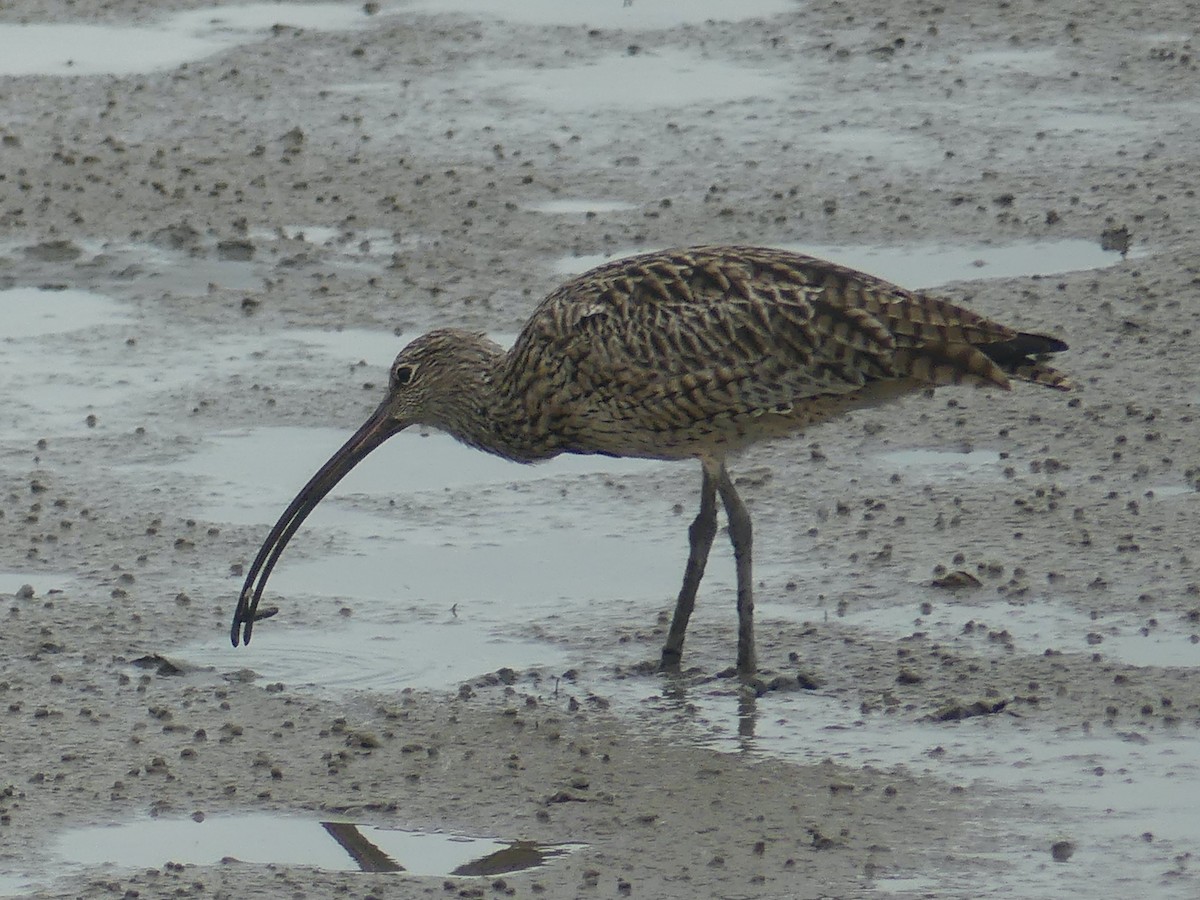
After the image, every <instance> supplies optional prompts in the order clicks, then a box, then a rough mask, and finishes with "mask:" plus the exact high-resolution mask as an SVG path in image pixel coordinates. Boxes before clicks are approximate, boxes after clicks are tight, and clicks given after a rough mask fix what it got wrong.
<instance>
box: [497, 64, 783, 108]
mask: <svg viewBox="0 0 1200 900" xmlns="http://www.w3.org/2000/svg"><path fill="white" fill-rule="evenodd" d="M477 78H478V81H479V84H478V85H476V87H477V88H478V89H482V90H486V91H489V92H491V93H492V94H495V95H499V96H502V97H503V98H504V99H506V100H508V99H510V98H512V97H513V96H514V95H515V96H517V97H519V98H521V99H523V100H525V101H527V102H528V103H529V104H531V105H532V106H534V107H536V109H538V110H540V111H556V112H559V113H567V112H578V111H585V110H594V109H597V108H602V107H618V108H620V109H622V110H630V109H642V110H647V109H656V108H659V107H680V106H691V105H693V104H698V103H702V104H704V105H705V106H713V105H715V104H719V103H724V102H727V101H731V100H744V99H747V98H752V97H764V98H770V97H775V96H778V95H779V93H780V92H781V90H784V89H785V88H786V82H785V81H784V80H783V79H782V78H780V77H777V76H775V75H771V74H768V73H766V72H763V71H759V70H757V69H751V68H747V67H745V66H741V65H737V64H735V63H730V62H726V61H724V60H720V59H709V58H705V57H703V56H698V55H696V54H695V53H690V52H687V51H682V50H673V49H668V48H663V49H660V50H656V51H655V52H654V53H640V54H637V55H636V56H631V55H629V54H627V53H623V54H621V55H619V56H606V57H601V58H600V59H598V60H595V61H594V62H589V63H585V64H583V65H575V66H567V67H560V68H545V69H529V68H521V69H516V68H514V69H496V70H489V71H488V72H486V73H477Z"/></svg>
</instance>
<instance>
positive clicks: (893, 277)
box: [551, 239, 1122, 289]
mask: <svg viewBox="0 0 1200 900" xmlns="http://www.w3.org/2000/svg"><path fill="white" fill-rule="evenodd" d="M780 249H782V250H792V251H794V252H797V253H807V254H808V255H809V256H815V257H818V258H821V259H827V260H829V261H830V262H835V263H840V264H841V265H844V266H850V267H852V268H855V269H858V270H860V271H862V272H867V273H870V274H871V275H876V276H878V277H880V278H884V279H887V280H888V281H891V282H894V283H896V284H899V285H902V286H903V287H907V288H912V289H920V288H929V287H933V286H935V285H940V284H946V283H947V282H951V281H975V280H978V279H981V278H1016V277H1024V276H1031V275H1051V274H1054V273H1057V272H1074V271H1079V270H1084V269H1099V268H1103V267H1105V266H1111V265H1113V264H1115V263H1118V262H1120V261H1121V259H1122V256H1121V254H1120V253H1118V252H1116V251H1113V250H1103V249H1101V247H1100V245H1099V243H1097V242H1094V241H1085V240H1076V239H1068V240H1060V241H1026V242H1021V243H1016V244H1009V245H1007V246H1002V247H999V246H992V245H987V244H975V245H970V246H962V247H947V246H945V245H942V244H925V245H920V244H918V245H913V246H907V247H869V246H867V247H849V246H840V245H822V244H784V245H780ZM640 252H643V250H640V249H639V250H629V251H622V252H619V253H614V254H603V253H601V254H594V255H591V256H566V257H562V258H560V259H558V260H556V261H554V262H553V263H552V264H551V265H552V268H553V270H554V271H555V272H557V273H559V274H560V275H574V274H578V273H580V272H583V271H585V270H587V269H590V268H592V267H593V266H598V265H601V264H603V263H606V262H611V261H612V260H614V259H618V258H620V257H623V256H628V255H631V254H633V253H640Z"/></svg>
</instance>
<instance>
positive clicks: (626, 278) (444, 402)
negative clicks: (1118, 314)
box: [230, 246, 1072, 677]
mask: <svg viewBox="0 0 1200 900" xmlns="http://www.w3.org/2000/svg"><path fill="white" fill-rule="evenodd" d="M1066 349H1067V345H1066V343H1065V342H1063V341H1062V340H1060V339H1058V338H1056V337H1052V336H1049V335H1044V334H1036V333H1031V332H1024V331H1018V330H1016V329H1014V328H1011V327H1009V326H1006V325H1002V324H1000V323H998V322H995V321H992V320H990V319H988V318H985V317H984V316H982V315H980V314H978V313H975V312H972V311H971V310H969V309H966V308H964V307H962V306H959V305H956V304H954V303H952V302H951V301H949V300H947V299H944V298H942V297H938V296H935V295H933V294H930V293H926V292H920V291H910V290H906V289H904V288H902V287H900V286H898V285H895V284H892V283H890V282H888V281H885V280H883V279H881V278H877V277H875V276H873V275H869V274H866V273H863V272H860V271H857V270H855V269H851V268H848V267H845V266H842V265H838V264H835V263H832V262H828V261H825V260H822V259H818V258H816V257H812V256H807V255H804V254H801V253H796V252H791V251H788V250H782V249H775V248H769V247H752V246H702V247H693V248H686V249H672V250H662V251H654V252H647V253H641V254H637V255H632V256H628V257H624V258H619V259H615V260H612V261H610V262H607V263H605V264H602V265H600V266H597V267H596V268H593V269H591V270H589V271H587V272H585V273H583V274H581V275H578V276H576V277H574V278H572V279H570V280H568V281H566V282H565V283H563V284H562V285H561V286H559V287H558V288H556V289H555V290H553V291H552V292H551V293H550V294H549V295H548V296H546V298H545V299H544V300H542V301H541V303H540V304H539V305H538V306H537V307H536V308H535V310H534V312H533V314H532V315H531V316H530V318H529V320H528V321H527V322H526V324H525V325H524V327H523V328H522V329H521V331H520V332H519V334H518V335H517V338H516V341H515V342H514V343H513V345H512V346H511V348H510V349H508V350H505V349H504V348H503V347H501V346H500V345H499V344H497V343H495V342H494V341H492V340H490V339H489V338H488V337H487V336H486V335H484V334H479V333H474V332H470V331H465V330H461V329H455V328H443V329H438V330H435V331H431V332H429V333H427V334H425V335H423V336H421V337H418V338H416V339H415V340H413V341H412V342H411V343H409V344H408V345H407V346H405V347H404V348H403V349H402V350H401V351H400V353H399V355H397V356H396V359H395V361H394V362H393V363H392V365H391V368H390V370H389V375H388V385H387V389H386V392H385V395H384V398H383V400H382V402H381V403H380V404H379V406H378V408H377V409H376V410H375V411H374V412H373V413H372V414H371V415H370V416H369V417H368V419H367V420H366V422H365V423H364V424H363V425H362V426H361V427H360V428H359V429H358V430H357V431H356V432H355V433H354V434H353V435H352V436H351V437H350V438H349V439H348V440H347V441H346V442H345V444H344V445H343V446H342V447H341V448H340V449H339V450H337V451H336V452H335V453H334V455H333V456H332V457H331V458H330V459H329V460H328V461H327V462H326V463H325V464H324V465H323V466H321V467H320V469H319V470H318V471H317V472H316V474H314V475H313V476H312V478H311V479H310V480H309V481H308V483H307V484H305V485H304V487H303V488H301V490H300V492H299V493H298V494H297V495H296V497H295V499H294V500H292V502H291V504H290V505H289V506H288V507H287V509H285V510H284V512H283V514H282V515H281V516H280V518H279V520H278V522H276V524H275V526H274V527H273V528H272V529H271V531H270V533H269V534H268V535H267V538H266V540H265V542H264V543H263V545H262V547H261V549H260V550H259V552H258V554H257V556H256V557H255V559H254V561H253V563H252V565H251V566H250V569H249V571H248V572H247V574H246V579H245V583H244V585H243V587H242V591H241V594H240V595H239V597H238V602H237V608H236V611H235V612H234V617H233V625H232V628H231V630H230V640H231V641H232V643H233V645H234V646H235V647H236V646H238V640H239V635H240V638H241V640H242V642H243V643H245V644H249V642H250V638H251V634H252V632H253V628H254V624H255V622H256V621H258V620H259V619H264V618H267V617H269V616H271V615H274V614H275V612H277V609H275V608H268V607H264V608H263V609H262V610H261V611H260V610H259V603H260V601H261V599H262V595H263V591H264V589H265V587H266V584H267V579H268V578H269V577H270V575H271V571H272V570H273V569H274V567H275V565H276V563H278V562H279V558H280V556H281V554H282V553H283V551H284V548H285V547H286V546H287V544H288V541H289V540H290V539H291V538H292V536H293V535H294V534H295V533H296V531H297V530H298V529H299V528H300V526H301V524H302V523H303V522H304V520H305V518H306V517H307V516H308V514H309V513H310V512H312V510H313V509H314V508H315V507H316V505H317V504H318V503H319V502H320V501H321V499H322V498H323V497H325V495H326V494H328V493H329V492H330V490H332V489H333V487H334V486H335V485H336V484H337V483H338V482H339V481H340V480H341V479H342V478H343V477H344V476H345V475H346V473H348V472H349V471H350V470H351V469H353V468H354V467H355V466H356V465H357V464H358V463H359V462H361V461H362V460H363V459H364V458H365V457H366V456H367V455H368V454H369V453H371V451H372V450H374V449H375V448H376V447H378V446H380V445H381V444H382V443H384V442H385V441H386V440H387V439H388V438H390V437H392V436H393V435H395V434H397V433H398V432H400V431H403V430H404V429H405V428H408V427H410V426H412V425H422V426H431V427H433V428H436V429H440V430H441V431H444V432H447V433H449V434H450V435H452V436H453V437H454V438H456V439H457V440H459V441H461V442H462V443H464V444H467V445H469V446H471V447H475V448H478V449H479V450H483V451H486V452H488V453H492V454H495V455H497V456H501V457H504V458H506V459H509V460H513V461H515V462H518V463H537V462H541V461H544V460H548V459H551V458H552V457H555V456H558V455H559V454H563V453H575V454H601V455H606V456H614V457H639V458H646V459H656V460H698V461H699V463H700V470H701V482H700V508H699V512H698V513H697V515H696V517H695V519H694V520H693V521H692V523H691V525H690V527H689V528H688V544H689V550H688V557H687V563H686V565H685V568H684V575H683V583H682V586H681V588H680V591H679V594H678V596H677V598H676V601H675V610H674V614H673V617H672V620H671V626H670V629H669V631H668V633H667V637H666V642H665V644H664V646H663V648H662V653H661V657H660V660H659V668H660V669H661V670H662V671H664V672H678V671H679V670H680V664H681V660H682V656H683V643H684V636H685V633H686V631H687V626H688V621H689V619H690V617H691V615H692V611H693V609H694V606H695V601H696V594H697V591H698V589H699V585H700V581H701V578H702V577H703V575H704V569H705V566H706V564H707V561H708V554H709V550H710V548H711V547H712V543H713V540H714V538H715V536H716V533H717V498H718V497H719V498H720V501H721V504H722V505H723V506H724V509H725V514H726V518H727V521H728V533H729V538H730V541H731V543H732V545H733V555H734V564H735V569H736V576H737V601H736V602H737V616H738V629H737V661H736V671H737V674H738V675H739V676H743V677H753V676H754V675H755V673H756V671H757V659H756V654H755V647H754V595H753V589H752V578H751V574H752V567H751V561H752V525H751V517H750V512H749V510H748V509H747V507H746V504H745V503H744V502H743V501H742V499H741V497H740V496H739V495H738V491H737V489H736V487H735V486H734V481H733V479H732V478H731V477H730V474H729V470H728V468H727V466H726V461H727V459H728V458H729V457H730V456H731V455H733V454H736V453H737V452H738V451H740V450H742V449H744V448H746V447H747V446H749V445H751V444H754V443H756V442H759V441H763V440H767V439H771V438H779V437H783V436H786V435H789V434H792V433H794V432H797V431H800V430H804V429H807V428H809V427H811V426H814V425H816V424H819V423H821V422H824V421H827V420H829V419H834V418H836V417H838V416H841V415H843V414H845V413H847V412H849V411H851V410H856V409H862V408H868V407H873V406H877V405H880V404H884V403H888V402H891V401H893V400H896V399H898V398H900V397H903V396H905V395H908V394H912V393H914V392H919V391H923V390H925V389H927V388H931V387H937V386H940V385H950V384H963V383H968V384H976V385H984V386H991V387H995V388H999V389H1002V390H1009V389H1011V380H1014V379H1015V380H1018V381H1023V382H1029V383H1032V384H1037V385H1043V386H1045V387H1048V388H1053V389H1056V390H1060V391H1068V390H1071V388H1072V383H1071V381H1070V379H1069V378H1068V376H1067V375H1065V374H1064V373H1062V372H1060V371H1058V370H1057V369H1055V368H1053V367H1052V366H1050V365H1049V364H1048V363H1047V361H1046V357H1047V356H1048V355H1049V354H1053V353H1058V352H1060V351H1063V350H1066Z"/></svg>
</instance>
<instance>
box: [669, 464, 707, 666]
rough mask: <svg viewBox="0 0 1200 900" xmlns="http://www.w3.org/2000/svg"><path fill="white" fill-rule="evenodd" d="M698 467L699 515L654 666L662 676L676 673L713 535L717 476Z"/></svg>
mask: <svg viewBox="0 0 1200 900" xmlns="http://www.w3.org/2000/svg"><path fill="white" fill-rule="evenodd" d="M702 465H703V470H704V480H703V481H702V482H701V483H700V512H699V513H697V515H696V518H695V519H694V520H693V521H692V524H691V527H690V528H688V544H689V546H690V548H691V549H690V550H689V551H688V561H687V568H686V569H684V570H683V587H681V588H680V589H679V599H678V600H677V601H676V602H675V615H674V617H673V618H672V619H671V631H670V632H669V633H668V634H667V643H666V644H665V645H664V646H663V651H662V661H661V662H660V663H659V666H658V668H659V670H660V671H663V672H677V671H679V660H680V659H681V658H682V657H683V636H684V633H685V632H686V631H687V627H688V619H690V618H691V617H692V608H693V607H695V605H696V590H697V589H698V588H699V587H700V579H701V578H703V577H704V565H705V563H707V562H708V551H709V549H710V548H711V547H712V542H713V538H714V537H716V534H717V477H718V476H717V473H716V472H713V471H710V466H709V465H708V464H707V463H703V462H702Z"/></svg>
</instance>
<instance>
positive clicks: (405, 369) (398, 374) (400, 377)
mask: <svg viewBox="0 0 1200 900" xmlns="http://www.w3.org/2000/svg"><path fill="white" fill-rule="evenodd" d="M414 371H416V370H415V369H414V367H413V366H396V369H395V371H394V372H392V383H393V384H395V385H396V386H397V387H400V386H403V385H406V384H408V383H409V382H410V381H412V379H413V372H414Z"/></svg>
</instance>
